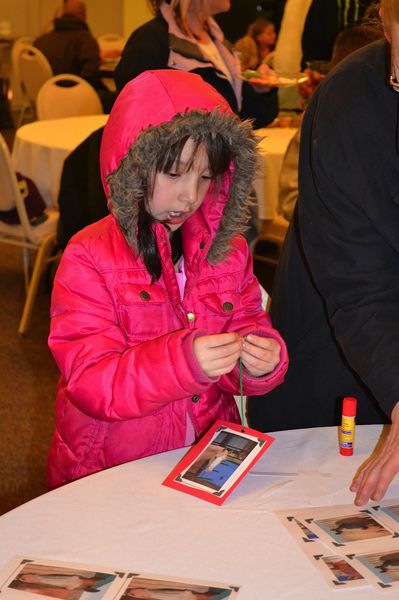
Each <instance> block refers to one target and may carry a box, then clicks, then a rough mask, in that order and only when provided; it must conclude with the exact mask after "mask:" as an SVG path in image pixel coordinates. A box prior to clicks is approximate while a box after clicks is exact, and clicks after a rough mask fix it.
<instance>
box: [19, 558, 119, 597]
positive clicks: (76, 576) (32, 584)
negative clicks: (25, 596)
mask: <svg viewBox="0 0 399 600" xmlns="http://www.w3.org/2000/svg"><path fill="white" fill-rule="evenodd" d="M115 578H116V575H114V574H112V573H101V572H98V571H89V570H82V569H74V568H68V567H59V566H51V565H45V564H37V563H29V562H28V563H26V564H25V565H24V566H23V567H22V569H21V570H20V571H19V572H18V573H17V575H16V576H15V577H14V578H13V579H12V580H11V582H10V583H9V584H8V587H9V588H11V589H13V590H19V591H21V592H28V593H30V594H34V595H41V596H48V597H49V598H60V599H63V600H83V598H84V599H86V598H89V597H90V598H92V599H93V600H100V599H101V598H104V596H105V594H106V593H107V591H108V589H109V587H110V586H111V584H112V583H113V582H114V581H115Z"/></svg>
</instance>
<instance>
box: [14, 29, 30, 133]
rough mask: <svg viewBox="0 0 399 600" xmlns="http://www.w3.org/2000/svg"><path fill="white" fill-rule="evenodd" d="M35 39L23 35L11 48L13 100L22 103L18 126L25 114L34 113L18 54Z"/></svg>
mask: <svg viewBox="0 0 399 600" xmlns="http://www.w3.org/2000/svg"><path fill="white" fill-rule="evenodd" d="M33 41H34V38H33V37H31V36H29V35H25V36H21V37H19V38H18V39H16V40H15V42H14V44H13V46H12V49H11V68H12V89H13V100H14V103H21V107H20V111H19V117H18V121H17V128H18V127H20V126H21V125H22V123H23V119H24V116H25V114H26V113H27V112H30V113H32V114H34V108H33V105H32V102H31V100H30V99H29V97H28V95H27V93H26V91H25V89H24V88H23V86H22V84H21V76H20V73H19V68H18V54H19V52H20V50H21V48H23V47H24V46H31V45H32V44H33Z"/></svg>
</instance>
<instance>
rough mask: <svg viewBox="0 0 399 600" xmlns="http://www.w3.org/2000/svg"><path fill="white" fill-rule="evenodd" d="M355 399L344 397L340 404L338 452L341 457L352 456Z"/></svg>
mask: <svg viewBox="0 0 399 600" xmlns="http://www.w3.org/2000/svg"><path fill="white" fill-rule="evenodd" d="M356 405H357V400H356V398H350V397H346V398H344V400H343V403H342V422H341V427H340V429H339V452H340V454H343V456H351V455H352V454H353V443H354V439H355V417H356Z"/></svg>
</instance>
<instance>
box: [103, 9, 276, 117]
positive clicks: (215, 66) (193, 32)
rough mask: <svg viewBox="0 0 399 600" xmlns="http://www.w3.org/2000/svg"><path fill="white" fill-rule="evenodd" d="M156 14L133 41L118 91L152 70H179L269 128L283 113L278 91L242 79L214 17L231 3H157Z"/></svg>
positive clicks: (123, 59)
mask: <svg viewBox="0 0 399 600" xmlns="http://www.w3.org/2000/svg"><path fill="white" fill-rule="evenodd" d="M151 4H152V6H153V9H154V12H155V13H156V16H155V18H154V19H152V20H151V21H148V22H147V23H145V24H144V25H142V26H141V27H139V28H138V29H136V30H135V31H134V32H133V33H132V35H131V36H130V38H129V39H128V41H127V43H126V46H125V48H124V51H123V53H122V57H121V60H120V62H119V64H118V66H117V68H116V70H115V83H116V87H117V89H118V90H120V89H122V87H123V86H124V85H125V84H126V83H127V82H128V81H130V80H131V79H133V77H136V76H137V75H139V74H140V73H142V72H143V71H145V70H146V69H165V68H168V67H169V68H173V69H179V70H182V71H190V72H193V73H197V74H199V75H201V77H202V78H203V79H204V80H205V81H206V82H207V83H209V84H211V85H212V86H213V87H214V88H215V89H216V90H217V91H218V92H219V93H220V94H221V95H222V96H223V97H224V98H225V99H226V100H227V101H228V103H229V104H230V106H231V108H232V110H233V111H234V112H236V113H238V114H239V115H240V116H241V117H242V118H244V119H245V118H250V119H253V124H254V127H255V128H258V127H265V126H266V125H268V124H269V123H271V122H272V121H273V120H274V119H275V118H276V117H277V114H278V99H277V91H276V89H271V88H265V87H264V86H254V85H252V84H249V83H248V82H246V81H244V82H243V81H242V79H241V65H240V61H239V59H238V58H237V57H236V56H235V55H234V53H233V52H232V49H229V47H228V44H227V43H226V40H225V39H224V35H223V32H222V31H221V29H220V27H219V26H218V24H217V23H216V21H215V20H214V19H213V15H215V14H218V13H222V12H225V11H228V10H229V9H230V0H170V3H167V2H165V1H164V0H153V1H152V2H151Z"/></svg>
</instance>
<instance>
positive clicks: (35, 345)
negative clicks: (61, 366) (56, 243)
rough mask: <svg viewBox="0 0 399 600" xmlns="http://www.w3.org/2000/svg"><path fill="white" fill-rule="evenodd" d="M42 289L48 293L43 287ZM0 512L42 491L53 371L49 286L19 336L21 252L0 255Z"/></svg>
mask: <svg viewBox="0 0 399 600" xmlns="http://www.w3.org/2000/svg"><path fill="white" fill-rule="evenodd" d="M46 287H47V289H46ZM0 297H1V311H0V331H1V344H0V390H1V397H0V514H2V513H4V512H6V511H8V510H10V509H12V508H14V507H15V506H18V505H19V504H22V503H23V502H26V501H27V500H30V499H31V498H33V497H35V496H37V495H39V494H42V493H44V492H45V491H46V482H45V481H46V457H47V452H48V448H49V444H50V440H51V435H52V431H53V428H54V416H53V415H54V398H55V388H56V382H57V376H58V372H57V367H56V365H55V363H54V361H53V359H52V357H51V355H50V353H49V351H48V349H47V335H48V326H49V319H48V313H49V300H50V293H49V289H48V284H47V286H46V282H45V281H44V280H43V282H42V284H41V286H40V288H39V293H38V297H37V301H36V304H35V309H34V315H33V318H32V323H31V328H30V331H29V335H28V336H27V337H25V338H21V337H19V336H18V333H17V328H18V322H19V318H20V315H21V311H22V306H23V301H24V284H23V275H22V251H21V249H19V248H14V247H11V246H6V245H4V244H2V245H1V254H0Z"/></svg>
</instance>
